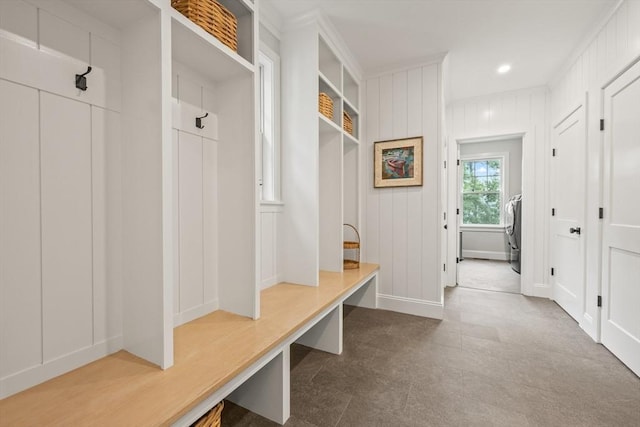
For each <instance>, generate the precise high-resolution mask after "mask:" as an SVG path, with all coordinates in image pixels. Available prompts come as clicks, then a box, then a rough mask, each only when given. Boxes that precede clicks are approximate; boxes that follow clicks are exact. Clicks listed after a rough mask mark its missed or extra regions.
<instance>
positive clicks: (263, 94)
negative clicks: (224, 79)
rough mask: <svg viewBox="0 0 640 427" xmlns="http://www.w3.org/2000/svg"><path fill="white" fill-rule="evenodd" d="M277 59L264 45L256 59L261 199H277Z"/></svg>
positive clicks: (278, 180)
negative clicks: (258, 90)
mask: <svg viewBox="0 0 640 427" xmlns="http://www.w3.org/2000/svg"><path fill="white" fill-rule="evenodd" d="M279 63H280V58H279V57H278V55H277V54H276V53H275V52H273V51H271V50H270V49H269V48H267V47H266V46H261V48H260V53H259V56H258V70H259V73H260V74H259V79H260V117H259V120H260V136H261V139H262V148H261V151H262V164H261V177H260V185H261V196H260V198H261V200H262V201H263V202H278V201H279V200H280V135H279V134H280V126H279V122H280V109H279V106H280V99H279V90H280V66H279Z"/></svg>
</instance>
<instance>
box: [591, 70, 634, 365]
mask: <svg viewBox="0 0 640 427" xmlns="http://www.w3.org/2000/svg"><path fill="white" fill-rule="evenodd" d="M604 113H605V114H604V118H605V132H604V134H605V135H604V180H603V187H604V188H603V189H604V191H603V196H604V197H603V204H604V212H605V216H604V220H603V230H602V232H603V254H602V255H603V256H602V299H603V304H602V316H601V322H602V325H601V326H602V336H601V340H602V343H603V344H604V345H605V346H606V347H607V348H609V350H611V351H612V352H613V353H614V354H615V355H616V356H617V357H618V358H619V359H620V360H622V361H623V362H624V363H625V364H626V365H627V366H628V367H629V368H631V370H633V371H634V372H635V373H636V374H638V375H640V310H638V305H639V304H640V199H639V198H638V194H639V192H640V167H639V166H638V165H640V143H639V141H640V120H638V117H639V116H640V63H638V64H636V65H635V66H633V67H632V68H631V69H629V70H628V71H627V72H625V73H624V74H623V75H622V76H620V77H619V78H618V79H617V80H615V81H614V82H613V83H612V84H611V85H609V86H608V87H607V88H606V89H605V91H604Z"/></svg>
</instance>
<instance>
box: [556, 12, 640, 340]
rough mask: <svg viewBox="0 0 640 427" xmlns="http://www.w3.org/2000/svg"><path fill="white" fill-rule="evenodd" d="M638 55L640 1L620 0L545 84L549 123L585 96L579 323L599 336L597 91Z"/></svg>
mask: <svg viewBox="0 0 640 427" xmlns="http://www.w3.org/2000/svg"><path fill="white" fill-rule="evenodd" d="M639 56H640V2H638V1H624V2H622V3H621V4H620V6H619V7H618V9H616V11H615V12H614V13H613V14H612V15H611V16H610V17H608V18H607V19H606V20H605V21H604V22H603V25H602V26H599V27H595V28H594V29H593V36H592V37H588V38H586V39H585V40H584V43H583V45H582V46H581V48H580V49H578V50H577V51H576V54H575V55H574V56H573V58H572V59H571V60H570V61H568V62H567V66H566V67H565V70H564V71H563V72H562V73H560V74H559V76H558V78H557V79H555V80H554V81H552V82H551V85H550V86H551V111H552V113H551V123H550V125H551V126H554V125H556V124H558V123H559V122H560V121H561V120H562V118H563V117H565V116H567V115H568V114H569V113H570V112H571V111H572V110H573V109H575V108H576V107H577V106H578V105H580V103H584V100H585V94H586V99H587V114H588V117H587V148H586V149H587V182H586V195H587V200H586V212H587V220H586V224H585V225H584V229H585V233H584V238H585V239H586V283H585V286H586V288H585V298H586V306H585V313H584V316H583V319H581V320H580V326H581V327H582V328H583V329H584V330H585V331H586V332H587V333H588V334H589V335H591V336H592V337H593V338H594V339H599V333H600V332H599V323H600V321H599V315H600V311H599V309H598V308H597V306H596V297H597V295H598V293H599V290H600V286H601V285H600V275H601V252H602V251H601V242H602V240H601V239H602V235H601V224H600V221H599V219H598V216H597V215H596V213H597V212H598V207H599V206H601V196H600V194H601V191H602V182H601V180H602V178H601V176H602V168H601V162H602V158H601V155H600V152H601V148H602V138H601V133H600V129H599V125H600V119H601V118H602V114H603V112H602V97H601V90H602V88H603V87H605V86H606V85H607V83H608V82H610V81H611V80H612V79H614V78H615V77H616V76H617V75H618V74H620V73H621V72H622V71H624V70H625V69H626V68H627V67H628V66H629V65H630V64H631V63H633V62H634V61H637V60H638V58H639Z"/></svg>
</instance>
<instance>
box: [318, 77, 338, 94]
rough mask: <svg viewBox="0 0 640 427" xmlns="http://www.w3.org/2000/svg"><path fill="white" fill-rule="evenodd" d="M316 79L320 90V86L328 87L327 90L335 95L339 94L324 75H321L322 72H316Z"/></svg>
mask: <svg viewBox="0 0 640 427" xmlns="http://www.w3.org/2000/svg"><path fill="white" fill-rule="evenodd" d="M318 77H319V80H320V88H322V86H323V85H324V86H325V87H329V89H330V90H331V91H332V92H333V93H335V94H336V95H337V94H339V93H340V91H339V90H338V88H337V87H336V86H335V85H334V84H333V83H332V82H331V80H329V79H328V78H327V77H326V76H325V75H324V74H322V71H319V72H318Z"/></svg>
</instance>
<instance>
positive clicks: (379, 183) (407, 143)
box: [373, 136, 422, 188]
mask: <svg viewBox="0 0 640 427" xmlns="http://www.w3.org/2000/svg"><path fill="white" fill-rule="evenodd" d="M416 185H422V137H421V136H418V137H414V138H405V139H394V140H392V141H378V142H376V143H374V146H373V186H374V187H375V188H381V187H410V186H416Z"/></svg>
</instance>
